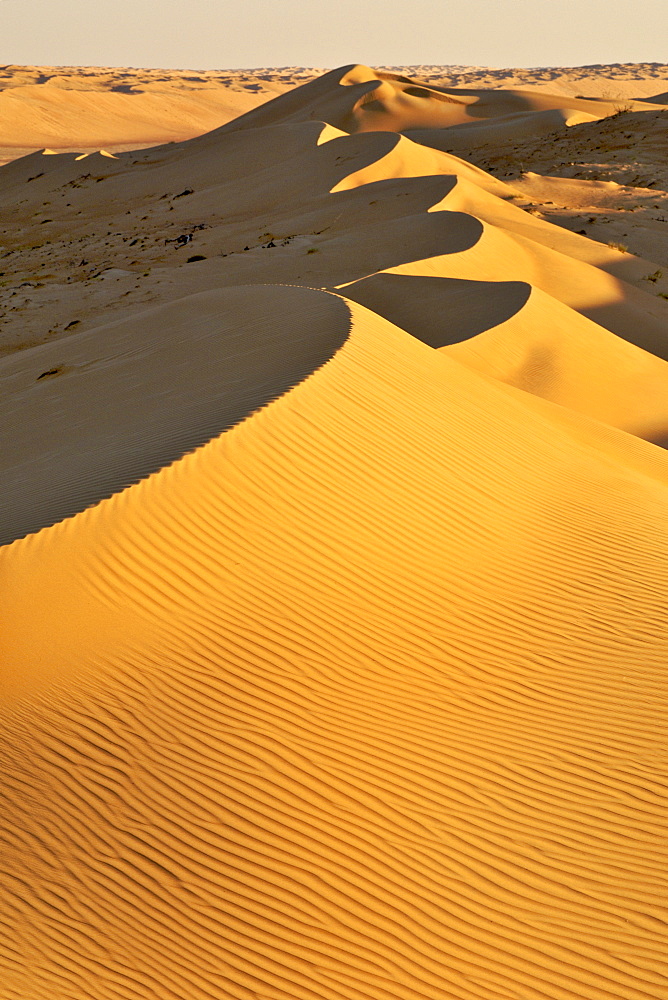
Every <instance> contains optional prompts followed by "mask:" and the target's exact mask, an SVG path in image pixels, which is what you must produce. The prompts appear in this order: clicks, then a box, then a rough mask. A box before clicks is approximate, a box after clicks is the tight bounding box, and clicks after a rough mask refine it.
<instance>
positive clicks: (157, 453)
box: [0, 285, 350, 544]
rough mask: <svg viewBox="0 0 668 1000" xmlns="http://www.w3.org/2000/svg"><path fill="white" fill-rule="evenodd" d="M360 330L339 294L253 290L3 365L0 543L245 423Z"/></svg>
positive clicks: (221, 292)
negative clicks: (353, 330)
mask: <svg viewBox="0 0 668 1000" xmlns="http://www.w3.org/2000/svg"><path fill="white" fill-rule="evenodd" d="M138 330H141V336H140V337H138V336H137V332H138ZM349 331H350V310H349V308H348V306H347V305H346V303H345V302H344V301H343V300H342V299H341V298H339V297H338V296H335V295H330V294H328V293H326V292H323V291H315V290H313V289H307V288H297V287H279V286H267V285H254V286H253V287H252V288H248V287H246V288H226V289H216V290H215V291H209V292H200V293H197V294H194V295H189V296H187V297H186V298H183V299H180V300H177V301H176V302H172V303H168V304H166V305H162V306H158V307H156V308H153V309H150V310H147V311H146V312H144V313H143V314H141V315H138V316H135V317H132V318H131V319H127V320H121V321H117V322H115V323H111V324H108V325H106V326H102V327H98V328H97V329H94V330H91V331H86V332H84V333H82V334H79V335H76V334H75V335H74V336H73V337H71V338H69V339H68V340H64V341H60V342H57V343H52V344H44V345H41V346H40V347H36V348H33V349H31V350H26V351H22V352H20V353H19V355H18V356H16V355H13V356H10V357H9V358H6V359H3V361H2V362H0V380H1V381H2V383H3V386H4V387H5V392H4V394H3V397H2V399H1V400H0V419H1V420H2V423H3V428H4V431H5V439H6V442H7V447H6V448H5V449H4V450H3V455H2V459H1V466H0V474H1V476H2V484H3V488H2V491H1V493H0V544H7V543H8V542H11V541H13V540H15V539H17V538H22V537H23V536H25V535H27V534H30V533H32V532H36V531H39V530H40V529H41V528H44V527H46V526H48V525H52V524H54V523H56V522H58V521H61V520H63V519H64V518H67V517H71V516H72V515H74V514H77V513H79V512H80V511H83V510H85V509H86V508H87V507H90V506H92V505H93V504H96V503H98V502H99V501H100V500H103V499H104V498H106V497H110V496H111V495H113V494H114V493H117V492H119V491H120V490H122V489H124V488H125V487H127V486H129V485H131V484H133V483H136V482H138V481H139V480H140V479H143V478H145V477H146V476H148V475H150V474H151V473H153V472H156V471H157V470H159V469H161V468H163V467H164V466H166V465H169V464H170V463H172V462H174V461H176V460H177V459H179V458H181V457H182V456H183V455H184V454H185V453H187V452H189V451H192V450H193V449H195V448H197V447H198V446H199V445H202V444H204V443H205V442H207V441H209V440H211V439H212V438H214V437H216V436H217V435H219V434H220V433H221V432H222V431H224V430H227V429H228V428H230V427H233V426H234V425H236V424H238V423H240V422H241V421H242V420H244V419H245V418H246V417H248V416H250V415H251V414H253V413H254V412H256V411H257V410H259V409H260V408H262V407H264V406H266V405H267V404H268V403H270V402H272V401H273V400H275V399H277V398H278V397H279V396H281V395H283V394H284V393H285V392H287V391H288V390H289V389H291V388H293V387H294V386H295V385H297V384H298V383H299V382H301V381H303V380H304V379H305V378H307V377H308V376H309V375H311V374H312V373H313V372H314V371H315V370H316V369H317V368H319V367H321V366H322V365H323V364H324V363H325V362H326V361H328V360H329V359H330V358H331V357H332V355H333V354H335V353H336V351H338V350H339V348H340V347H341V346H342V345H343V343H344V342H345V340H346V339H347V337H348V334H349ZM56 375H58V377H55V376H56ZM45 376H50V377H45Z"/></svg>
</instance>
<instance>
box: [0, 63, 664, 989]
mask: <svg viewBox="0 0 668 1000" xmlns="http://www.w3.org/2000/svg"><path fill="white" fill-rule="evenodd" d="M0 69H1V68H0ZM136 72H137V73H138V74H140V75H141V74H142V73H143V74H144V76H145V80H144V83H145V87H146V90H147V92H148V93H149V94H153V93H156V92H157V91H158V90H160V88H161V87H162V86H163V84H164V81H163V80H161V79H156V78H155V74H154V71H145V72H144V71H136ZM156 72H157V71H156ZM648 72H649V69H648ZM109 73H110V74H111V75H110V76H108V78H106V77H105V80H104V81H103V83H104V87H103V89H104V88H105V87H106V90H107V91H108V90H111V93H106V91H105V93H106V96H107V97H119V96H120V97H127V99H128V101H133V100H135V97H136V96H137V95H135V96H133V95H132V94H130V92H129V90H128V89H127V88H128V87H130V83H129V82H127V80H126V78H125V77H122V79H121V78H120V77H118V76H114V75H113V72H112V71H109ZM627 75H628V74H627ZM84 77H86V79H87V74H85V73H83V70H82V73H81V74H78V73H75V72H72V73H63V74H62V75H61V76H56V77H49V79H52V80H53V81H54V82H52V83H51V84H50V87H51V89H52V90H53V91H54V92H57V93H61V92H62V93H69V92H70V90H72V92H73V93H75V94H78V93H80V92H81V93H87V92H88V91H89V89H90V88H89V87H88V83H87V82H86V79H84ZM301 78H303V76H301V77H300V79H301ZM581 78H582V75H581V74H580V75H578V74H575V76H574V77H573V79H578V80H579V79H581ZM5 79H6V75H5V76H3V75H2V73H0V89H2V86H4V84H3V81H4V80H5ZM132 79H135V77H133V78H132ZM136 79H138V77H137V78H136ZM179 79H181V82H182V83H183V84H184V86H185V84H186V83H187V82H189V81H188V80H187V78H183V79H182V78H181V77H180V78H179ZM258 79H263V77H261V76H259V77H258ZM513 79H514V77H513ZM657 79H658V78H657ZM31 81H32V82H31ZM662 81H663V77H661V83H660V84H657V86H656V90H657V91H658V90H660V89H665V85H664V84H663V82H662ZM18 82H19V83H22V84H26V85H27V86H28V87H30V86H33V85H34V86H35V87H36V88H37V89H38V84H37V83H36V81H35V79H34V77H33V76H30V74H27V75H26V76H25V79H24V78H21V80H19V81H18ZM190 82H191V83H193V84H196V85H197V86H199V85H201V86H202V87H203V88H205V89H206V87H207V86H208V83H209V82H210V81H209V78H206V79H205V78H204V77H203V78H202V79H199V78H195V79H194V80H191V81H190ZM519 82H520V83H521V81H519ZM546 82H548V83H549V80H547V81H546ZM628 82H633V81H632V80H631V79H629V81H628ZM247 84H249V85H250V86H251V87H254V86H255V84H253V83H252V82H250V83H249V78H248V76H247V75H246V74H245V73H244V72H243V71H239V72H238V77H237V78H236V83H235V85H238V86H239V87H241V88H242V89H243V88H245V86H246V85H247ZM427 84H428V85H427ZM154 85H155V87H154ZM39 86H41V84H39ZM44 86H46V84H44ZM114 88H117V89H115V90H114ZM118 88H125V89H122V90H119V89H118ZM14 89H15V90H17V91H21V90H22V89H24V88H23V87H22V86H18V87H15V88H14ZM594 89H595V90H596V88H594ZM600 91H601V88H598V90H596V93H600ZM646 92H648V91H646ZM3 93H4V91H3ZM254 93H255V91H254ZM638 93H641V89H639V90H638ZM139 96H140V97H141V96H142V95H141V94H140V95H139ZM1 99H2V94H0V104H1ZM15 99H16V100H19V101H20V100H21V94H20V93H17V94H16V95H15ZM86 100H88V98H86ZM123 106H124V107H127V105H123ZM138 106H140V105H138ZM105 107H108V108H110V107H111V105H110V104H107V105H105ZM634 107H635V108H636V110H635V112H634V113H633V114H632V115H629V116H623V115H619V116H617V118H610V119H606V120H605V121H595V122H592V121H589V122H588V123H587V122H585V124H582V125H574V126H572V127H568V126H567V125H566V124H564V123H565V122H568V121H573V120H574V119H573V116H575V117H576V118H577V117H578V116H584V117H585V118H587V117H589V118H590V117H591V116H594V117H597V118H602V117H603V116H604V115H606V114H610V108H608V107H607V102H606V101H605V100H601V99H600V97H592V98H582V97H578V96H577V95H576V96H571V94H570V93H569V92H566V93H561V94H556V93H552V92H551V91H548V90H547V89H540V92H538V91H536V90H534V91H531V90H530V89H529V88H526V89H523V88H522V87H521V86H517V87H514V88H513V89H507V90H506V91H499V92H498V93H496V96H494V95H493V92H491V91H483V90H482V89H475V88H474V87H471V86H469V87H467V88H466V89H465V90H461V89H457V88H455V87H450V86H449V85H448V81H445V80H441V82H440V83H439V78H438V77H434V78H433V79H432V78H431V77H430V79H429V80H411V79H409V78H407V77H405V76H403V75H402V74H401V73H394V72H386V73H383V72H376V71H374V70H371V69H369V68H368V67H364V66H349V67H344V68H343V69H340V70H336V71H334V72H332V73H329V74H326V75H325V76H323V77H321V78H319V79H317V80H314V81H312V82H311V83H309V84H308V85H305V86H304V87H302V88H298V89H295V90H293V91H291V92H289V93H287V94H285V95H283V96H281V97H280V98H279V99H277V100H275V101H273V102H269V103H268V104H266V105H265V106H264V107H262V108H258V109H256V110H254V111H252V112H250V113H249V114H248V115H245V116H242V117H241V118H239V119H238V120H237V121H235V122H233V123H230V124H229V125H227V126H224V127H222V128H217V129H215V130H214V131H212V132H209V133H208V134H206V135H201V136H198V137H197V138H195V139H191V140H189V141H182V142H178V143H174V144H169V145H164V146H161V147H156V148H152V149H146V150H143V151H141V152H135V153H131V154H130V153H123V152H119V153H118V155H117V156H115V155H114V156H112V155H108V150H107V153H106V155H105V153H104V152H103V151H98V152H97V153H94V154H92V155H86V154H87V151H85V150H84V151H82V152H81V153H80V154H78V153H63V154H58V153H53V154H49V153H48V152H46V153H33V154H32V155H30V156H26V157H25V158H23V159H19V160H16V161H15V162H13V163H10V164H9V165H8V166H7V167H4V168H1V169H0V272H1V273H0V351H2V353H3V355H4V357H3V358H2V359H0V388H2V393H1V394H0V398H1V400H2V402H1V403H0V416H1V417H2V420H0V423H1V424H2V427H3V430H4V431H5V434H4V442H3V452H2V454H3V458H2V460H1V461H2V463H4V464H3V465H1V466H0V473H1V475H0V481H1V482H2V488H1V489H0V497H2V504H3V505H4V506H3V507H2V530H3V531H4V535H3V536H2V537H3V538H4V539H7V540H8V541H9V540H13V541H11V544H6V545H3V546H2V547H0V574H1V578H2V580H3V583H4V590H3V605H4V609H5V621H4V623H3V632H2V640H1V641H2V654H1V657H0V662H1V664H2V666H1V667H0V768H1V769H2V773H3V781H2V782H1V783H0V1000H584V998H586V1000H658V998H664V997H668V961H667V959H666V956H667V955H668V936H667V935H666V927H667V926H668V909H667V907H666V900H667V899H668V879H667V878H666V870H667V868H666V838H665V816H666V806H667V805H668V803H667V801H666V799H667V796H666V788H667V787H668V781H667V780H666V766H665V765H666V755H665V732H666V723H667V722H668V719H667V718H666V716H667V714H668V713H667V712H666V705H667V701H666V697H665V690H666V663H668V628H667V624H666V623H667V621H668V616H667V614H666V585H667V584H668V558H667V557H668V528H667V525H666V516H665V515H666V505H667V503H668V455H667V454H666V453H665V451H663V450H662V449H661V448H658V447H656V446H655V444H653V443H650V442H656V443H665V442H668V402H667V401H668V363H667V361H666V360H664V359H666V358H668V335H667V331H668V301H666V295H667V294H668V285H664V284H663V282H664V277H663V275H662V272H661V268H660V267H658V266H657V264H656V263H653V261H655V258H654V257H652V255H651V253H648V254H647V259H641V258H635V257H632V256H631V255H630V254H629V253H626V252H622V251H621V250H619V249H615V248H614V246H613V245H612V243H611V245H610V246H603V245H602V243H601V242H596V241H594V240H591V239H588V238H587V236H586V235H582V232H583V227H582V226H581V225H579V224H578V225H574V226H573V227H572V228H573V229H575V230H576V231H567V229H566V228H564V227H563V226H561V227H559V226H555V225H553V224H551V223H550V222H548V221H547V220H546V219H545V218H544V217H542V215H541V212H540V210H538V209H537V208H536V205H535V204H534V202H533V201H532V200H531V199H532V198H539V197H543V198H544V201H545V205H547V204H550V203H552V208H553V210H554V212H555V213H556V212H557V211H566V209H565V208H560V206H559V205H558V204H557V203H556V202H557V199H558V197H560V195H561V192H562V190H563V191H564V192H565V194H564V197H565V198H566V197H567V198H571V200H574V201H577V200H579V201H580V202H581V204H583V205H585V204H586V199H587V198H588V197H594V196H595V197H596V198H598V199H600V200H601V201H602V203H604V207H605V208H606V211H607V210H608V209H609V208H610V205H609V203H608V201H606V199H608V198H616V197H617V194H618V188H619V185H618V184H616V182H615V183H613V184H612V186H611V187H604V185H605V184H606V183H607V182H606V181H604V180H601V183H600V185H599V186H598V187H596V188H595V189H594V190H593V191H592V195H591V196H588V195H587V194H586V191H585V189H583V188H582V187H581V186H578V187H577V189H572V188H570V189H569V187H568V185H566V187H564V188H562V187H560V186H559V179H556V180H550V181H545V182H544V185H543V182H542V181H541V180H537V179H536V177H535V175H534V174H528V175H527V176H526V177H525V178H524V180H523V181H520V182H513V183H507V182H506V181H504V180H502V179H501V178H496V177H493V176H491V174H490V173H488V172H486V171H485V170H484V169H482V167H484V166H485V163H487V165H488V166H490V169H491V164H490V163H489V161H488V160H485V159H484V157H487V156H488V152H489V150H490V149H492V150H493V149H494V148H495V147H494V146H493V145H492V146H491V147H488V146H484V147H480V148H481V149H483V150H486V151H487V152H485V153H484V157H483V154H482V153H481V154H480V164H479V165H478V166H474V165H473V164H472V163H468V162H464V160H462V159H459V158H458V157H457V156H454V155H452V154H449V153H446V152H444V151H442V150H441V149H438V148H431V146H432V145H439V144H440V142H441V138H442V136H445V135H447V134H448V132H451V134H453V135H455V134H457V135H463V134H466V133H469V134H471V135H474V134H479V133H480V132H482V131H483V130H484V129H488V130H489V135H490V136H491V135H493V134H496V135H497V140H496V141H498V142H499V146H498V147H496V148H497V153H498V155H499V156H500V157H501V158H503V157H505V156H506V155H509V154H510V153H514V151H516V150H517V149H520V148H529V146H528V145H527V144H528V143H529V140H528V139H526V138H522V139H521V140H520V139H518V138H517V136H515V139H514V140H513V141H512V143H510V144H509V142H508V136H509V135H510V132H508V129H509V128H511V127H512V128H513V129H514V128H516V127H520V132H521V133H522V135H523V136H525V135H526V134H527V132H528V134H530V135H531V136H533V138H535V140H536V142H537V143H542V144H543V146H544V147H546V151H545V155H547V153H548V152H549V155H550V156H552V155H553V154H552V148H551V146H552V144H553V145H554V147H555V148H556V147H558V146H559V144H563V148H564V149H566V148H567V147H568V148H569V149H576V148H579V145H578V144H580V145H582V146H583V148H584V146H586V145H587V143H590V142H591V140H592V138H596V137H598V138H599V139H600V140H601V141H600V142H599V143H598V145H599V146H601V147H602V146H604V145H605V146H606V150H607V149H609V150H610V151H611V152H610V154H609V155H610V157H612V156H613V155H614V149H615V147H616V146H617V143H618V142H620V143H621V131H622V129H623V130H624V133H625V134H627V135H629V136H631V138H630V139H629V138H627V139H625V140H624V141H625V142H629V143H632V142H633V141H634V139H635V138H636V137H638V136H639V135H640V134H641V130H642V129H645V127H646V126H647V131H646V132H642V134H643V135H644V136H645V138H644V139H643V140H642V145H639V146H638V149H639V150H641V151H642V155H643V157H645V159H644V160H643V163H644V164H650V163H654V162H658V159H659V157H660V151H661V148H662V146H661V145H660V144H661V142H663V141H664V140H662V139H661V138H660V129H661V122H662V115H664V114H665V112H663V111H661V110H658V109H657V106H656V104H648V105H647V107H650V108H654V110H653V111H643V110H642V108H643V107H645V105H644V104H642V103H641V104H640V105H634ZM520 119H521V126H517V122H518V121H519V120H520ZM620 119H621V121H620ZM625 121H626V124H624V122H625ZM472 122H478V124H476V125H475V126H474V125H472V124H471V123H472ZM546 122H553V123H554V122H556V123H557V127H558V132H555V133H554V134H553V136H552V140H551V142H550V143H546V142H545V140H544V138H541V135H542V133H541V132H540V130H541V129H543V128H544V127H545V124H546ZM467 123H468V124H467ZM490 123H491V124H490ZM112 124H113V123H112ZM451 125H456V126H457V127H456V128H452V129H450V127H449V126H451ZM525 126H527V127H526V128H525ZM405 128H411V129H413V130H414V131H413V133H412V134H413V135H414V136H418V137H422V135H423V133H422V132H421V131H420V130H421V129H428V130H429V135H430V136H438V141H437V142H435V143H431V142H430V141H429V140H428V139H425V144H422V143H421V142H415V141H411V140H410V139H408V138H407V137H405V136H402V135H399V134H397V133H398V131H400V130H402V129H405ZM383 129H385V130H387V129H389V130H391V131H383ZM494 129H497V131H496V133H494ZM578 130H580V131H578ZM539 133H540V134H539ZM518 134H519V133H518ZM564 135H567V136H568V140H567V142H566V141H564V140H563V136H564ZM578 136H579V137H578ZM499 137H500V138H499ZM569 143H570V144H571V145H570V146H569ZM595 144H596V143H595ZM548 147H549V148H548ZM650 147H652V149H654V147H656V149H654V152H652V156H651V157H650V154H649V152H648V151H651V150H650ZM620 148H621V146H620ZM657 150H658V152H657ZM596 152H597V155H599V153H600V155H601V156H603V153H604V150H603V149H601V150H597V151H596ZM474 153H476V150H475V149H471V150H469V151H468V153H467V155H470V157H471V158H473V154H474ZM476 155H477V154H476ZM490 155H491V154H490ZM606 155H607V153H606ZM652 157H654V158H653V159H652ZM574 159H575V157H574V156H572V157H571V160H573V161H574ZM496 162H498V161H496ZM571 167H572V168H573V169H575V165H574V163H571ZM662 169H663V168H662ZM643 170H644V167H643ZM514 176H516V174H510V175H509V180H512V178H513V177H514ZM662 176H663V174H661V173H660V172H659V173H657V175H656V178H655V180H652V178H644V180H646V181H647V183H648V184H649V183H654V184H655V186H657V187H656V191H653V190H651V189H650V188H649V187H644V188H643V191H642V193H641V194H640V195H638V198H639V199H641V200H642V204H639V205H638V206H636V205H635V204H633V203H632V202H631V196H630V195H629V194H628V192H626V193H625V194H624V198H625V199H626V200H625V201H624V203H623V205H622V208H614V211H619V212H622V211H626V208H627V207H628V209H629V211H628V213H627V214H628V215H629V216H630V215H631V214H632V215H633V216H634V217H639V216H640V213H641V211H642V212H643V213H645V216H646V235H647V238H648V241H649V235H651V234H652V233H654V232H655V231H656V230H655V229H653V228H652V226H653V225H654V223H656V224H657V225H659V224H660V223H659V219H658V218H654V216H653V215H652V217H651V218H650V214H651V213H656V215H657V216H659V214H660V213H661V212H662V211H663V209H662V207H661V206H662V205H663V202H662V201H661V197H662V194H661V191H660V190H659V188H658V184H659V183H660V178H661V177H662ZM582 183H584V184H586V183H587V182H586V181H583V182H582ZM541 185H543V186H541ZM569 192H570V193H569ZM545 195H548V197H545ZM666 197H668V195H666ZM650 198H651V199H652V200H651V201H650ZM632 205H633V211H631V206H632ZM543 207H545V206H543ZM636 208H637V212H636ZM522 209H526V211H522ZM585 211H587V212H589V207H588V206H587V208H586V209H585ZM536 212H538V214H537V215H536ZM531 213H533V214H531ZM619 224H620V226H621V225H623V224H624V223H619ZM587 225H591V223H587ZM593 225H594V227H595V228H596V227H598V228H599V229H604V228H605V227H604V225H603V223H602V222H601V223H599V222H596V221H594V223H593ZM610 225H611V226H612V223H610ZM628 228H629V231H630V230H631V226H630V223H629V227H628ZM621 232H622V234H623V232H624V230H623V229H622V230H621ZM623 279H628V281H627V280H623ZM664 289H665V291H664ZM643 438H644V439H646V440H642V439H643Z"/></svg>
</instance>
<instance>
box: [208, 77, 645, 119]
mask: <svg viewBox="0 0 668 1000" xmlns="http://www.w3.org/2000/svg"><path fill="white" fill-rule="evenodd" d="M626 103H627V105H628V107H629V108H632V109H633V110H634V111H641V110H644V109H645V108H650V109H653V108H654V107H655V105H653V104H645V102H643V101H628V102H626ZM617 109H618V105H617V104H616V103H615V102H614V101H611V100H610V101H605V100H602V99H599V98H592V99H587V98H579V97H574V96H573V95H569V94H565V93H555V94H549V93H545V92H543V91H535V90H529V89H527V90H521V89H510V90H487V89H475V88H473V89H472V88H464V87H440V86H437V85H432V84H429V85H424V84H421V83H420V81H419V80H411V79H409V78H407V77H403V76H400V75H397V74H392V73H384V72H381V71H376V70H374V69H371V68H370V67H369V66H363V65H350V66H343V67H341V68H339V69H335V70H332V71H331V72H330V73H326V74H325V75H324V76H321V77H319V78H318V79H317V80H313V81H309V82H308V83H305V84H303V85H302V86H301V87H297V88H295V90H293V91H292V92H290V93H288V94H281V95H279V96H278V97H276V98H274V99H273V100H271V101H268V102H267V103H266V104H263V105H261V106H260V107H258V108H254V109H253V110H251V111H248V112H247V113H246V114H244V115H241V116H240V117H239V118H237V119H236V120H235V121H232V122H229V123H228V124H227V125H224V126H223V128H225V129H226V130H227V131H233V130H234V131H236V130H238V129H242V128H258V127H262V126H266V125H273V124H276V123H277V122H279V121H306V120H308V119H315V120H319V121H320V120H321V121H327V122H329V124H330V125H335V126H336V127H337V128H342V129H344V130H345V131H346V132H358V131H363V132H364V131H392V132H402V131H403V130H404V129H449V128H451V127H452V126H460V125H466V124H467V123H477V122H479V121H480V120H486V119H495V118H506V117H507V116H509V115H511V116H517V117H518V119H519V118H520V117H521V116H522V115H524V114H526V115H528V116H529V118H530V119H534V118H535V117H536V116H538V122H540V121H541V119H540V116H541V115H543V114H545V113H547V115H548V116H549V114H550V112H553V111H557V112H560V113H561V114H562V116H563V117H562V119H561V120H563V118H564V117H565V118H569V119H571V118H572V119H573V120H577V121H592V120H594V119H596V118H604V117H606V116H607V115H611V114H614V113H615V111H616V110H617ZM573 116H575V117H573ZM549 120H550V119H549V117H548V118H547V119H546V121H549ZM518 127H519V129H520V133H519V134H522V126H521V124H519V123H518ZM538 127H539V128H540V124H539V125H538Z"/></svg>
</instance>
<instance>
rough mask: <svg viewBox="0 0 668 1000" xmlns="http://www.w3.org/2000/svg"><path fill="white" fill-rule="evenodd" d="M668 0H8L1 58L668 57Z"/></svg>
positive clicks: (211, 65) (549, 62) (0, 28)
mask: <svg viewBox="0 0 668 1000" xmlns="http://www.w3.org/2000/svg"><path fill="white" fill-rule="evenodd" d="M667 39H668V0H642V2H636V3H629V2H622V0H455V2H447V0H0V64H3V65H4V64H7V63H20V64H38V65H49V66H68V65H69V66H81V65H87V66H137V67H150V66H155V67H164V68H168V69H177V68H192V69H226V68H241V67H249V68H250V67H260V66H315V67H319V68H333V67H335V66H340V65H344V64H347V63H354V62H362V63H367V64H372V65H414V64H429V63H436V64H441V65H453V64H456V65H478V66H495V67H513V66H579V65H588V64H591V63H607V62H665V61H666V60H668V41H667Z"/></svg>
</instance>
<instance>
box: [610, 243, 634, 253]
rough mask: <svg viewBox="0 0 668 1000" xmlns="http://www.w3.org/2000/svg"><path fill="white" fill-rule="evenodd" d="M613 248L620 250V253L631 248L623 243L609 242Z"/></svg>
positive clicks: (626, 251)
mask: <svg viewBox="0 0 668 1000" xmlns="http://www.w3.org/2000/svg"><path fill="white" fill-rule="evenodd" d="M608 246H609V247H610V249H611V250H619V252H620V253H628V252H629V248H628V247H627V246H624V244H623V243H608Z"/></svg>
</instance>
